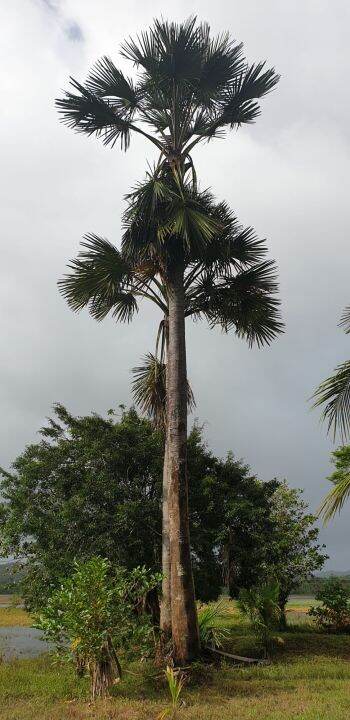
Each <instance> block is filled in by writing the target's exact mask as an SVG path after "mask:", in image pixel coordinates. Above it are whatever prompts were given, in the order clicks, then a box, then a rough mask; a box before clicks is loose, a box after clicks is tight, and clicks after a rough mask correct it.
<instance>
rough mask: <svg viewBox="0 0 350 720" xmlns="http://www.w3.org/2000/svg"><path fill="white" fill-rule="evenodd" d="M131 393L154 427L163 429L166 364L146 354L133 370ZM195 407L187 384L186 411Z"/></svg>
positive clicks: (150, 354)
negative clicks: (151, 420) (140, 363)
mask: <svg viewBox="0 0 350 720" xmlns="http://www.w3.org/2000/svg"><path fill="white" fill-rule="evenodd" d="M132 372H133V374H134V380H133V383H132V392H133V396H134V400H135V402H136V404H137V405H138V406H139V408H140V409H141V411H142V412H144V413H146V414H147V415H149V416H150V417H151V418H152V419H153V420H154V422H155V424H156V426H157V427H159V428H161V429H164V427H165V421H166V363H164V362H162V361H161V360H158V358H156V356H155V355H153V354H152V353H147V355H145V356H144V358H143V363H142V365H139V366H138V367H135V368H133V371H132ZM194 407H195V399H194V396H193V392H192V389H191V387H190V385H189V383H188V382H187V409H188V412H191V411H192V410H193V408H194Z"/></svg>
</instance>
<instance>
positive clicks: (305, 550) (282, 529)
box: [269, 482, 327, 627]
mask: <svg viewBox="0 0 350 720" xmlns="http://www.w3.org/2000/svg"><path fill="white" fill-rule="evenodd" d="M316 519H317V518H316V517H315V516H314V515H311V514H310V513H309V512H308V506H307V504H306V503H305V502H304V500H303V499H302V490H298V489H296V488H290V487H288V485H287V483H286V482H284V483H282V484H280V485H279V487H278V488H277V489H276V491H275V493H274V495H273V496H272V504H271V521H272V526H273V532H272V535H271V538H270V552H269V558H270V561H269V572H270V573H272V574H273V576H274V577H275V578H276V580H277V581H278V584H279V607H280V610H281V626H282V627H285V625H286V617H285V607H286V604H287V600H288V596H289V595H290V593H291V592H292V591H293V590H295V589H296V588H297V587H298V585H300V583H301V581H302V580H304V579H306V578H308V577H310V575H311V574H312V573H313V572H314V571H315V570H320V568H321V567H322V566H323V564H324V561H325V560H326V559H327V555H325V553H324V552H323V548H324V545H319V544H318V542H317V540H318V534H319V531H318V528H317V527H316V526H315V521H316Z"/></svg>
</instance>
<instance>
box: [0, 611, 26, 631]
mask: <svg viewBox="0 0 350 720" xmlns="http://www.w3.org/2000/svg"><path fill="white" fill-rule="evenodd" d="M32 623H33V620H32V618H31V617H30V615H28V613H26V611H25V610H23V609H22V608H17V607H6V608H2V607H0V627H13V626H14V625H20V626H21V627H30V626H31V625H32Z"/></svg>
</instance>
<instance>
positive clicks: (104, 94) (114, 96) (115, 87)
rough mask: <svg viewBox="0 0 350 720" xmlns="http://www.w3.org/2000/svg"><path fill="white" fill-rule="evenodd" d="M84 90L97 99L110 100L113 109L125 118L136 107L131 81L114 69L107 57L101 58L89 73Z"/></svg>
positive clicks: (134, 92)
mask: <svg viewBox="0 0 350 720" xmlns="http://www.w3.org/2000/svg"><path fill="white" fill-rule="evenodd" d="M85 85H86V88H87V89H88V90H89V92H90V93H93V94H94V95H96V96H97V97H101V98H111V102H112V103H113V107H115V108H117V109H118V110H119V111H120V112H121V113H123V114H124V115H125V116H132V113H133V111H134V110H135V108H136V107H137V99H138V98H137V92H136V90H135V86H134V83H133V81H132V80H131V79H130V78H126V77H125V75H124V74H123V73H122V72H121V71H120V70H118V68H116V66H115V65H114V63H113V61H112V60H111V58H109V57H106V56H104V57H102V58H101V59H100V60H98V61H97V62H96V63H95V65H94V67H93V68H92V70H91V71H90V73H89V75H88V77H87V80H86V83H85Z"/></svg>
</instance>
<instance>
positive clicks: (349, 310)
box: [339, 307, 350, 335]
mask: <svg viewBox="0 0 350 720" xmlns="http://www.w3.org/2000/svg"><path fill="white" fill-rule="evenodd" d="M339 325H340V327H343V328H344V332H346V334H347V335H348V334H349V333H350V307H346V308H345V310H344V312H343V314H342V316H341V318H340V323H339Z"/></svg>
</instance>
